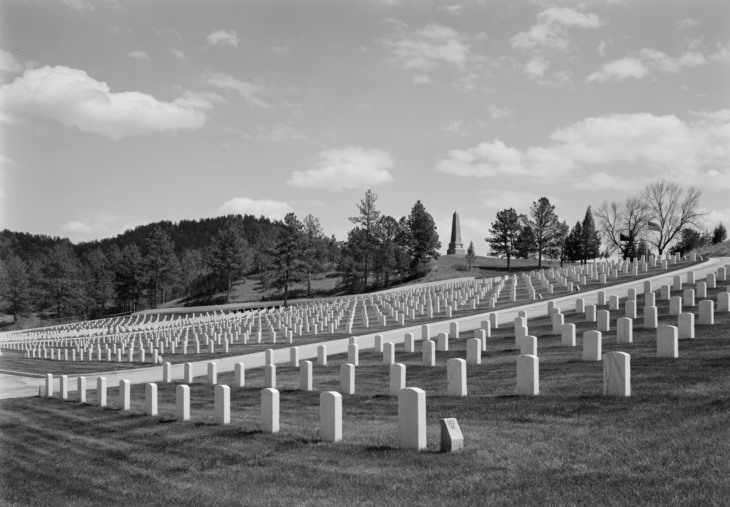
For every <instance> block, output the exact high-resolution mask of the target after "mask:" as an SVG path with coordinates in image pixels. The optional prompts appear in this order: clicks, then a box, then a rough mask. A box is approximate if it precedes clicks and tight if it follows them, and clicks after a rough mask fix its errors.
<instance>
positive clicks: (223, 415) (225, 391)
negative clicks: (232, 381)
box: [213, 385, 231, 424]
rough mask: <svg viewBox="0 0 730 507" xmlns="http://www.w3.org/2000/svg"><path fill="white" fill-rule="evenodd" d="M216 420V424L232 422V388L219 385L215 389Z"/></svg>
mask: <svg viewBox="0 0 730 507" xmlns="http://www.w3.org/2000/svg"><path fill="white" fill-rule="evenodd" d="M213 412H214V416H213V418H214V420H215V423H216V424H230V423H231V388H230V387H228V386H226V385H217V386H215V390H214V406H213Z"/></svg>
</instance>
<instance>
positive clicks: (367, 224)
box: [350, 189, 380, 290]
mask: <svg viewBox="0 0 730 507" xmlns="http://www.w3.org/2000/svg"><path fill="white" fill-rule="evenodd" d="M377 200H378V196H377V195H376V194H375V193H373V191H372V190H370V189H368V190H367V191H366V192H365V197H363V198H362V199H361V200H360V203H359V204H358V205H357V209H358V211H359V212H360V214H359V215H358V216H356V217H350V222H352V223H353V224H358V225H359V226H360V228H361V229H362V234H363V235H364V237H362V238H360V239H359V246H360V248H361V249H362V263H361V264H362V269H363V280H364V284H365V289H366V290H367V286H368V277H369V275H370V268H371V264H372V257H373V255H374V253H375V248H376V241H375V234H376V227H377V224H378V218H380V211H378V210H377V208H376V207H375V201H377Z"/></svg>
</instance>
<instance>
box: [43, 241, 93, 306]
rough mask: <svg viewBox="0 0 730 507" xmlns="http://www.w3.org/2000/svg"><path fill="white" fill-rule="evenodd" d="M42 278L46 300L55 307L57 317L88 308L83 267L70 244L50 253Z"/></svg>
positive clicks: (44, 261) (45, 259) (47, 256)
mask: <svg viewBox="0 0 730 507" xmlns="http://www.w3.org/2000/svg"><path fill="white" fill-rule="evenodd" d="M41 276H42V278H41V284H40V285H41V289H42V292H43V296H44V300H45V301H46V302H47V303H49V304H50V305H52V306H53V307H54V309H55V310H56V316H58V317H61V316H64V315H73V314H74V313H76V312H77V311H80V310H81V309H83V308H84V307H85V306H86V304H85V303H86V301H85V292H84V287H83V284H82V280H81V265H80V263H79V260H78V258H77V257H76V255H75V254H74V252H73V249H72V248H71V244H70V243H68V242H63V243H59V244H57V245H56V246H54V247H53V248H52V249H51V251H50V252H48V254H47V255H46V256H45V258H43V260H42V263H41Z"/></svg>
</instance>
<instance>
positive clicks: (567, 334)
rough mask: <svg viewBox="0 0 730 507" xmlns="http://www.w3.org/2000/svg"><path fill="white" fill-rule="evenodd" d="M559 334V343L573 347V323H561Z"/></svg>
mask: <svg viewBox="0 0 730 507" xmlns="http://www.w3.org/2000/svg"><path fill="white" fill-rule="evenodd" d="M560 335H561V336H560V344H561V345H563V346H565V347H575V324H563V329H562V330H561V333H560Z"/></svg>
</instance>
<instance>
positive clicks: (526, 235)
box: [515, 224, 537, 259]
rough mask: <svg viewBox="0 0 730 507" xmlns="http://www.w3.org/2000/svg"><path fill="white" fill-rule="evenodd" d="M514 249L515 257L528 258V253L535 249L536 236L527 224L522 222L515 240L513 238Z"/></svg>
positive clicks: (530, 253)
mask: <svg viewBox="0 0 730 507" xmlns="http://www.w3.org/2000/svg"><path fill="white" fill-rule="evenodd" d="M515 251H516V253H515V257H516V258H518V259H519V258H522V259H529V258H530V255H532V254H533V253H535V252H536V251H537V238H535V235H534V233H533V232H532V227H530V226H529V224H523V225H522V226H521V227H520V232H519V234H518V235H517V240H515Z"/></svg>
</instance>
